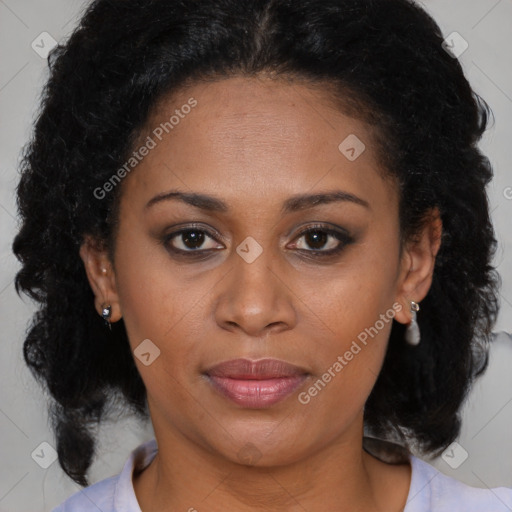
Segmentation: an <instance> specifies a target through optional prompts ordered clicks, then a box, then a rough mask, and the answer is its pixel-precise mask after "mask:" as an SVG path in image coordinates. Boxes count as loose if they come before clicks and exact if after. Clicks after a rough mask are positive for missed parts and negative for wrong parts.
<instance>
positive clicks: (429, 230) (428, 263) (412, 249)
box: [395, 208, 442, 325]
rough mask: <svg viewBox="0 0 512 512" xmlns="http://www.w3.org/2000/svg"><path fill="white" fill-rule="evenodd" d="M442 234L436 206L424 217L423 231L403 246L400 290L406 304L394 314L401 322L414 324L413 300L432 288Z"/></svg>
mask: <svg viewBox="0 0 512 512" xmlns="http://www.w3.org/2000/svg"><path fill="white" fill-rule="evenodd" d="M441 234H442V221H441V216H440V213H439V210H438V209H437V208H434V209H433V210H431V212H429V214H428V215H427V216H426V217H425V222H424V224H423V229H422V231H421V233H420V234H419V235H418V236H417V237H415V239H414V240H413V241H411V242H409V243H408V244H407V247H406V248H405V249H404V251H405V254H404V257H403V259H402V269H403V270H402V274H401V278H400V282H399V286H398V294H397V295H398V301H399V302H400V303H401V304H402V306H403V308H402V310H401V311H400V313H398V314H397V315H396V317H395V318H396V320H397V321H399V322H401V323H404V324H409V325H410V324H411V322H412V321H413V320H414V314H413V313H414V309H411V302H414V303H416V304H419V303H420V302H421V301H422V300H423V299H424V298H425V297H426V296H427V294H428V291H429V290H430V287H431V285H432V280H433V277H434V268H435V262H436V256H437V253H438V251H439V249H440V247H441ZM412 308H414V306H412Z"/></svg>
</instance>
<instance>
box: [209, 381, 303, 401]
mask: <svg viewBox="0 0 512 512" xmlns="http://www.w3.org/2000/svg"><path fill="white" fill-rule="evenodd" d="M207 377H208V380H209V381H210V383H211V384H212V385H213V387H214V388H215V389H216V390H217V391H219V392H220V393H221V394H222V395H224V396H225V397H226V398H229V399H230V400H232V401H233V402H235V403H236V404H238V405H241V406H242V407H248V408H251V409H263V408H265V407H269V406H271V405H274V404H276V403H277V402H280V401H281V400H284V399H285V398H286V397H287V396H289V395H291V394H292V393H293V392H294V391H295V390H296V389H297V388H298V387H299V386H300V385H301V384H302V383H303V382H304V381H305V380H306V378H307V375H294V376H292V377H278V378H275V379H265V380H249V379H244V380H242V379H230V378H228V377H217V376H215V375H208V376H207Z"/></svg>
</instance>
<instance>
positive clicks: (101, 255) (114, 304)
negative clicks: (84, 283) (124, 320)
mask: <svg viewBox="0 0 512 512" xmlns="http://www.w3.org/2000/svg"><path fill="white" fill-rule="evenodd" d="M79 254H80V258H81V259H82V261H83V263H84V268H85V272H86V275H87V279H88V281H89V284H90V286H91V289H92V291H93V293H94V297H95V300H94V304H95V308H96V311H97V312H98V314H99V315H100V316H102V317H103V319H104V320H105V322H106V323H107V325H109V324H110V322H117V321H118V320H120V319H121V317H122V313H121V308H120V305H119V297H118V294H117V289H116V284H115V274H114V270H113V267H112V263H111V262H110V259H109V257H108V252H107V250H106V249H105V248H104V247H102V246H101V245H100V244H99V243H98V242H97V241H96V240H94V239H93V238H91V237H86V238H85V239H84V241H83V243H82V245H81V246H80V251H79ZM107 311H108V315H107V314H106V312H107Z"/></svg>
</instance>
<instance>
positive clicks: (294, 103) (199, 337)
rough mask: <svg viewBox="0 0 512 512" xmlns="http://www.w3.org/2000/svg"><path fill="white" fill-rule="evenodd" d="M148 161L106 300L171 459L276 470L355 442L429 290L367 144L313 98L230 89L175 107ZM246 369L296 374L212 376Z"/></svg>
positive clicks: (138, 179)
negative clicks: (208, 457)
mask: <svg viewBox="0 0 512 512" xmlns="http://www.w3.org/2000/svg"><path fill="white" fill-rule="evenodd" d="M185 105H188V107H187V106H185ZM176 110H177V111H178V112H176ZM171 116H174V118H172V120H170V119H171ZM166 122H167V125H165V124H161V123H166ZM148 135H149V137H150V139H147V138H146V137H147V136H148ZM340 144H341V146H340ZM362 144H364V146H365V149H364V150H363V151H361V150H362V149H363V146H362ZM142 145H145V146H146V147H147V148H148V149H147V152H146V151H145V150H142V151H139V156H140V159H141V161H140V163H138V165H137V166H136V168H135V169H134V170H133V171H132V170H130V173H129V174H128V175H127V176H126V178H124V181H123V183H122V187H123V193H122V198H121V203H120V224H119V230H118V234H117V241H116V249H115V258H114V272H115V283H114V284H113V285H112V288H110V289H109V290H108V295H109V296H108V299H109V302H110V303H112V304H113V320H114V321H115V320H116V319H117V318H119V317H120V316H121V315H122V317H123V319H124V322H125V325H126V329H127V333H128V336H129V341H130V345H131V348H132V350H134V351H135V362H136V364H137V367H138V370H139V371H140V374H141V376H142V379H143V381H144V383H145V385H146V388H147V395H148V402H149V407H150V412H151V417H152V422H153V426H154V429H155V434H156V436H157V438H158V439H159V444H160V445H163V444H165V443H168V444H169V445H170V444H171V443H174V444H179V443H181V446H194V447H196V448H197V447H200V448H202V449H204V450H206V451H207V452H209V453H210V454H214V455H216V456H221V457H223V458H224V459H228V460H231V461H234V462H240V461H246V462H248V463H254V464H258V465H273V464H284V463H288V462H292V461H296V460H299V459H301V458H305V457H307V456H310V455H312V454H315V453H318V452H319V450H321V449H322V448H326V447H327V446H329V445H332V444H333V443H336V444H338V443H342V444H346V445H347V446H350V444H351V443H353V442H354V440H357V439H359V442H360V438H361V436H362V414H363V407H364V404H365V401H366V399H367V397H368V395H369V393H370V391H371V389H372V387H373V385H374V383H375V381H376V378H377V376H378V374H379V371H380V369H381V365H382V362H383V358H384V355H385V351H386V345H387V339H388V337H389V333H390V330H391V325H392V318H393V317H394V318H396V319H397V320H398V321H401V322H404V323H405V322H408V321H409V319H410V315H409V312H408V306H407V304H408V302H407V299H410V300H416V301H418V302H419V300H421V299H422V298H423V296H424V295H425V294H426V292H427V290H428V286H429V284H430V282H429V281H428V276H427V274H428V271H427V270H428V268H427V267H428V266H429V265H430V263H429V264H428V265H427V263H424V262H426V260H428V258H423V259H421V256H420V252H418V253H417V255H418V256H417V259H414V258H416V256H415V254H416V253H414V252H413V251H410V252H408V251H407V250H406V251H404V254H403V257H402V258H401V257H400V253H399V222H398V195H397V190H396V188H395V186H393V184H392V183H389V182H386V181H384V180H383V179H382V177H381V175H380V170H379V162H378V159H377V155H376V151H375V146H374V143H373V141H372V139H371V137H370V132H369V131H368V129H367V127H366V126H365V125H364V124H363V123H361V122H359V121H356V120H354V119H352V118H349V117H346V116H344V115H342V114H341V113H339V112H338V111H336V110H334V109H333V108H332V107H330V106H329V104H328V103H327V102H326V101H325V99H323V97H322V95H321V92H318V91H313V90H312V89H310V88H307V87H305V86H304V85H299V84H295V85H290V84H286V83H284V82H279V83H278V82H271V81H270V80H268V79H247V78H230V79H227V80H224V81H219V82H214V83H209V84H200V85H196V86H193V87H191V88H189V89H187V90H184V91H181V92H180V94H179V95H178V96H175V97H174V98H173V100H172V101H169V100H168V101H167V102H164V103H163V104H162V105H161V106H160V108H159V109H158V114H156V115H154V116H153V117H152V118H151V120H150V123H149V129H148V131H147V133H146V134H145V135H144V136H143V137H142V138H141V142H140V144H139V145H138V146H137V147H136V148H135V149H136V150H138V149H139V148H140V146H142ZM142 153H147V154H146V156H141V154H142ZM127 168H129V166H127ZM118 186H121V185H118ZM171 192H176V193H181V194H187V195H188V196H185V198H184V199H182V198H181V196H179V195H174V196H171V195H168V196H166V194H170V193H171ZM193 194H199V195H201V196H208V199H207V198H202V199H201V200H198V199H197V198H196V200H195V201H194V202H195V205H193V204H191V202H192V201H188V200H186V198H187V197H189V198H190V197H193V196H192V195H193ZM316 195H320V196H321V197H320V198H319V199H318V200H312V199H311V198H312V197H313V196H316ZM324 195H325V196H324ZM322 197H323V199H322ZM326 198H330V199H329V200H327V199H326ZM308 229H310V230H311V232H310V233H309V234H308V233H304V231H305V230H308ZM180 230H188V231H186V232H184V233H182V234H177V233H179V231H180ZM174 234H176V236H174ZM415 262H416V263H417V264H416V263H415ZM418 269H420V274H418ZM402 308H403V309H402ZM400 310H401V311H400ZM148 340H149V341H148ZM141 344H142V345H141ZM240 358H243V359H248V360H251V361H258V360H262V359H267V358H272V359H278V360H281V361H284V362H286V363H288V364H289V365H293V366H294V367H293V368H290V367H287V366H283V365H279V364H276V365H270V366H268V367H262V368H260V369H259V370H260V372H258V368H252V369H251V368H250V365H249V366H247V367H244V366H237V365H236V364H234V365H233V366H231V365H228V366H227V367H225V368H224V371H220V370H219V371H217V372H216V371H215V370H214V369H213V368H214V367H215V366H216V365H219V363H223V362H226V361H229V360H234V359H240Z"/></svg>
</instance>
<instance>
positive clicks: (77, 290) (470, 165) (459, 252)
mask: <svg viewBox="0 0 512 512" xmlns="http://www.w3.org/2000/svg"><path fill="white" fill-rule="evenodd" d="M442 42H443V36H442V34H441V31H440V29H439V27H438V25H437V24H436V23H435V21H434V20H433V19H432V18H431V17H430V16H429V15H428V14H427V13H426V12H425V11H424V10H423V9H422V8H420V7H419V6H418V5H416V4H415V3H413V2H412V0H246V1H244V0H96V1H93V2H92V3H91V4H90V5H89V6H88V7H87V10H86V12H85V14H84V15H83V17H82V19H81V21H80V24H79V26H78V27H77V29H76V30H75V31H74V32H73V34H72V35H71V36H70V38H69V40H68V41H67V42H66V43H65V44H63V45H58V46H57V47H56V48H55V49H54V50H53V51H52V52H51V54H50V56H49V59H48V62H49V66H50V75H49V79H48V81H47V84H46V86H45V88H44V91H43V95H42V100H41V110H40V112H39V113H38V117H37V120H36V121H35V130H34V134H33V136H32V139H31V141H30V142H29V143H28V144H27V146H26V147H25V148H24V153H23V159H22V163H21V178H20V182H19V185H18V188H17V202H18V209H19V214H20V217H21V220H22V223H21V227H20V230H19V233H18V234H17V236H16V238H15V240H14V243H13V251H14V253H15V254H16V256H17V258H18V259H19V260H20V261H21V263H22V267H21V269H20V270H19V272H18V273H17V275H16V280H15V285H16V290H17V292H18V294H20V291H23V292H25V293H26V294H28V295H29V296H30V297H32V298H33V299H34V300H35V301H37V302H38V303H39V305H40V309H39V311H38V312H37V313H36V314H35V316H34V318H33V319H32V323H31V325H30V327H29V329H28V330H27V336H26V340H25V342H24V345H23V350H24V358H25V361H26V363H27V364H28V366H29V367H30V369H31V371H32V372H33V374H34V376H35V378H36V379H38V381H39V382H40V383H41V384H42V385H43V387H44V389H45V390H47V391H48V392H49V402H50V403H49V410H50V416H51V423H52V429H53V431H54V434H55V436H56V444H57V452H58V457H59V462H60V465H61V466H62V468H63V470H64V471H65V472H66V473H67V474H68V475H69V476H70V477H71V478H72V479H73V480H74V481H76V482H77V483H79V484H80V485H83V486H86V485H88V480H87V478H86V473H87V470H88V469H89V467H90V465H91V463H92V460H93V457H94V453H95V447H96V441H95V434H94V432H93V428H95V427H98V426H99V424H100V422H101V421H103V420H105V419H106V417H108V414H107V413H111V412H112V411H113V410H114V405H116V404H117V405H119V404H120V405H121V406H122V408H121V410H124V411H127V410H129V411H130V413H132V414H134V415H136V416H137V417H138V418H139V419H146V420H147V419H148V417H149V413H148V408H147V401H146V389H145V387H144V384H143V381H142V379H141V377H140V375H139V373H138V371H137V368H136V366H135V363H134V360H133V356H132V354H131V351H130V347H129V343H128V339H127V335H126V330H125V328H124V324H123V321H122V320H121V321H119V322H116V323H115V324H113V326H112V332H110V331H108V329H106V328H105V327H104V325H103V322H102V319H101V317H100V316H99V315H98V314H97V312H96V310H95V308H94V300H93V299H94V297H93V294H92V291H91V288H90V286H89V283H88V280H87V277H86V273H85V270H84V265H83V263H82V261H81V259H80V257H79V248H80V245H81V244H82V242H83V241H84V237H85V235H92V236H93V237H94V238H95V239H96V240H98V241H100V242H101V243H103V244H105V247H108V248H109V249H110V254H111V258H112V257H113V254H114V252H113V251H114V247H115V246H114V242H115V234H116V229H115V227H116V223H117V222H118V215H117V212H118V210H117V206H118V204H119V197H120V194H121V189H122V187H121V186H119V187H117V188H116V190H115V191H114V192H113V193H111V194H108V195H107V197H106V198H105V199H103V200H98V199H97V198H96V197H95V196H94V190H95V189H96V188H97V187H101V186H102V185H103V184H104V183H105V182H106V181H107V180H108V179H109V178H110V177H111V176H112V175H113V174H114V173H115V171H116V170H117V169H119V167H120V166H121V165H122V164H123V162H125V161H126V157H127V155H129V154H130V153H131V152H132V151H133V148H134V142H135V141H136V140H137V137H139V136H140V134H141V133H142V132H141V130H142V129H143V127H144V126H145V123H147V121H148V116H149V115H150V113H151V112H152V109H154V108H155V107H156V106H157V105H158V102H159V101H161V100H162V99H163V98H164V97H166V96H167V95H169V94H172V93H173V92H176V91H178V90H180V89H183V88H184V87H186V86H187V85H190V84H194V83H197V82H199V81H204V80H219V79H222V78H227V77H231V76H261V75H262V74H265V75H269V76H274V77H276V78H280V77H281V78H289V79H292V80H301V81H303V82H306V83H309V84H311V85H313V86H316V87H318V88H319V89H323V90H325V91H329V92H330V97H332V98H335V99H337V101H338V103H339V105H340V107H339V108H340V109H341V110H343V111H344V112H345V113H347V112H348V113H349V114H350V115H351V116H353V117H356V118H359V119H361V120H363V121H364V122H366V123H367V125H368V126H369V127H370V126H371V127H373V128H374V129H375V131H376V132H377V133H378V135H379V137H378V140H379V141H380V142H379V147H380V157H381V159H382V162H383V163H384V164H385V165H384V168H385V171H386V172H387V173H388V174H389V175H390V176H393V177H395V179H396V183H397V184H398V187H399V190H400V203H399V212H400V233H401V239H402V241H406V240H410V239H411V238H412V237H414V236H415V234H417V233H418V230H419V229H420V228H421V227H422V225H423V223H424V220H425V215H426V214H427V213H428V212H429V211H431V209H432V208H435V207H437V208H438V209H439V211H440V214H441V219H442V223H443V234H442V240H441V248H440V250H439V253H438V256H437V260H436V264H435V269H434V276H433V283H432V286H431V289H430V291H429V293H428V295H427V296H426V298H425V299H424V300H423V302H422V309H421V312H420V313H419V314H418V322H419V325H420V329H421V336H422V343H421V344H420V345H419V346H417V347H410V346H407V345H406V344H404V342H403V338H404V328H405V326H404V325H403V324H400V323H398V322H393V326H392V330H391V336H390V340H389V346H388V351H387V354H386V357H385V360H384V365H383V368H382V371H381V373H380V375H379V377H378V379H377V382H376V384H375V387H374V389H373V390H372V392H371V395H370V396H369V399H368V400H367V402H366V405H365V415H364V418H365V426H366V427H367V428H368V429H369V430H370V431H371V432H373V433H374V434H375V436H381V437H382V438H384V439H385V438H387V439H390V438H395V439H401V440H402V441H403V443H402V444H404V446H406V447H407V448H408V449H413V448H415V449H417V450H418V451H420V452H422V453H423V454H430V455H432V454H435V455H438V454H439V453H440V452H441V451H442V450H443V449H444V448H446V446H448V445H449V444H450V443H451V442H452V441H453V440H454V439H455V438H456V437H457V436H458V434H459V431H460V413H459V409H460V407H461V405H462V403H463V401H464V400H465V398H466V397H467V393H468V391H469V388H470V385H471V383H472V382H473V380H474V378H475V377H476V376H477V375H479V374H481V373H482V372H483V370H484V369H485V368H486V366H487V364H488V355H487V349H488V343H489V342H490V340H491V330H492V327H493V325H494V322H495V320H496V316H497V312H498V308H499V300H498V296H499V293H498V290H499V286H500V278H499V275H498V274H497V272H496V270H495V269H494V267H493V266H491V261H492V257H493V256H494V253H495V250H496V240H495V237H494V231H493V227H492V224H491V221H490V214H489V206H488V198H487V195H486V191H485V187H486V185H487V184H488V183H489V181H490V180H491V178H492V168H491V166H490V163H489V160H488V159H487V158H486V157H485V156H484V155H483V154H482V153H481V152H480V150H479V149H478V148H477V143H478V141H479V140H480V138H481V136H482V134H483V132H484V131H485V129H486V127H487V124H488V119H489V114H491V111H490V109H489V107H488V105H487V104H486V103H485V102H484V101H483V100H482V99H481V98H480V97H479V96H478V95H477V94H476V93H474V92H473V91H472V89H471V87H470V85H469V83H468V81H467V80H466V78H465V77H464V74H463V70H462V68H461V65H460V64H459V62H458V60H457V59H455V58H454V57H453V56H451V55H449V54H448V53H447V52H446V51H445V49H444V48H443V47H442Z"/></svg>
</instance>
